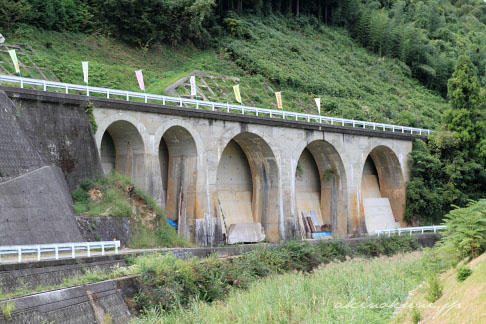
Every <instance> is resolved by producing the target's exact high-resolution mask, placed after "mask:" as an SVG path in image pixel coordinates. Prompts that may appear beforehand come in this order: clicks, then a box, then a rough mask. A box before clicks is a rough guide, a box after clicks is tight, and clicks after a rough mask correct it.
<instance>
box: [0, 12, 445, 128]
mask: <svg viewBox="0 0 486 324" xmlns="http://www.w3.org/2000/svg"><path fill="white" fill-rule="evenodd" d="M231 28H233V29H234V32H233V35H234V36H227V37H224V38H219V39H218V40H217V42H218V45H217V46H216V47H217V49H216V50H199V49H196V48H194V47H193V46H190V45H187V46H185V47H178V48H174V47H168V46H162V45H156V46H154V47H151V48H132V47H129V46H127V45H125V44H123V43H120V42H117V41H115V40H112V39H107V38H105V37H102V36H99V35H93V36H85V35H82V34H62V33H56V32H45V31H39V30H35V29H22V32H18V33H17V34H10V35H7V43H28V44H30V45H31V46H32V47H33V49H34V50H35V52H36V53H37V56H34V55H32V57H31V58H29V59H30V60H31V61H33V62H35V63H36V64H37V65H38V66H41V67H42V66H44V67H49V68H50V70H52V71H53V72H54V73H55V74H56V75H57V77H58V78H59V79H60V80H61V81H64V82H72V83H83V77H82V71H81V61H84V60H87V61H89V62H90V63H89V64H90V85H93V86H102V87H111V88H120V89H126V90H138V88H137V83H136V79H135V75H134V71H135V70H136V69H140V68H142V69H143V70H144V76H145V83H146V87H147V92H150V93H165V88H166V87H167V86H169V85H170V84H172V83H173V82H175V81H176V80H178V79H180V78H181V77H183V76H185V75H187V74H188V73H190V72H192V71H194V70H199V71H203V72H207V73H213V74H215V75H216V76H230V77H236V78H238V79H239V81H238V80H233V79H218V78H211V77H207V78H204V80H203V78H198V84H199V85H200V88H199V95H200V96H201V97H205V98H207V99H208V100H215V101H223V102H226V101H228V102H230V103H235V100H234V95H233V90H232V86H233V85H235V84H237V83H239V84H241V91H242V99H243V103H244V104H246V105H256V106H260V107H273V108H276V100H275V95H274V92H275V91H282V92H283V100H284V109H286V110H292V111H306V112H314V113H316V112H317V109H316V107H315V104H314V100H313V98H314V97H315V96H319V97H321V98H322V99H323V100H322V106H323V112H322V113H323V114H326V115H332V116H338V117H347V118H355V119H366V120H373V121H380V122H393V123H398V124H406V125H411V126H422V127H431V128H434V127H436V126H437V124H438V121H439V119H440V112H441V111H442V110H443V109H444V108H445V107H446V103H445V101H444V100H443V98H441V97H440V96H438V95H437V94H435V93H433V92H431V91H429V90H427V89H425V88H424V87H423V86H421V85H420V84H419V83H418V82H417V81H416V80H414V79H413V78H411V77H409V75H410V70H409V69H408V67H407V66H406V65H404V64H402V63H400V62H398V61H395V60H390V59H388V58H381V57H378V56H376V55H374V54H372V53H370V52H368V51H366V50H365V49H363V48H362V47H361V46H360V45H358V44H357V43H356V42H354V41H353V40H352V39H351V38H350V37H349V34H348V32H347V31H345V30H344V29H340V28H333V27H328V26H326V25H317V26H311V25H308V24H302V25H300V24H299V23H298V21H297V20H294V19H289V18H283V17H270V18H258V17H252V16H249V17H245V18H241V19H239V20H236V21H235V22H234V26H233V27H227V29H228V30H230V31H231ZM1 55H5V54H1ZM2 57H3V56H2ZM3 58H4V60H3V61H4V62H9V59H8V57H3ZM20 59H21V60H22V57H20ZM25 59H27V58H25ZM4 66H5V67H6V68H7V69H10V70H12V67H11V66H8V65H5V64H4ZM24 75H25V76H30V75H31V76H33V77H38V75H36V72H35V70H30V71H25V73H24ZM177 91H178V93H179V94H180V95H187V94H188V93H189V88H188V87H187V86H186V87H184V86H181V87H179V88H177Z"/></svg>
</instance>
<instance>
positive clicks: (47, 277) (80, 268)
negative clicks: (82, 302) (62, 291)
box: [0, 254, 126, 293]
mask: <svg viewBox="0 0 486 324" xmlns="http://www.w3.org/2000/svg"><path fill="white" fill-rule="evenodd" d="M117 266H118V267H122V266H126V263H125V256H124V255H120V254H118V255H105V256H99V257H90V258H87V257H86V258H77V259H61V260H50V261H41V262H27V263H14V264H2V265H0V290H1V291H2V292H4V293H8V292H13V291H15V290H19V289H29V290H35V289H36V288H37V287H40V286H53V285H58V284H60V283H62V282H63V281H64V279H66V278H72V277H76V276H79V275H82V274H83V273H85V272H86V271H93V270H101V271H108V270H110V269H111V268H113V267H117Z"/></svg>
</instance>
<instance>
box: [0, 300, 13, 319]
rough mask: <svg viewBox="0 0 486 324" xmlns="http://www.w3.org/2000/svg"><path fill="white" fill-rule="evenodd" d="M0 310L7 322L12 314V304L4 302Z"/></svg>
mask: <svg viewBox="0 0 486 324" xmlns="http://www.w3.org/2000/svg"><path fill="white" fill-rule="evenodd" d="M0 310H1V311H2V315H3V317H4V318H5V319H6V320H7V321H9V320H10V319H11V318H12V312H13V311H14V310H15V303H14V302H4V303H1V304H0Z"/></svg>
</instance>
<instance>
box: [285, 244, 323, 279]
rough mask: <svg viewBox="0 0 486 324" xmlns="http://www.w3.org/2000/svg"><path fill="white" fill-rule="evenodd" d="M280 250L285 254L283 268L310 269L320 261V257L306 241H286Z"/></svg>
mask: <svg viewBox="0 0 486 324" xmlns="http://www.w3.org/2000/svg"><path fill="white" fill-rule="evenodd" d="M281 251H282V252H283V253H284V255H285V262H284V270H287V271H289V270H297V271H307V272H309V271H311V270H312V269H314V268H315V267H317V266H318V265H319V264H321V263H322V257H321V255H320V254H319V253H318V250H317V249H315V248H314V247H313V246H311V245H310V244H308V243H305V242H298V241H287V242H286V243H285V244H284V245H283V246H282V247H281Z"/></svg>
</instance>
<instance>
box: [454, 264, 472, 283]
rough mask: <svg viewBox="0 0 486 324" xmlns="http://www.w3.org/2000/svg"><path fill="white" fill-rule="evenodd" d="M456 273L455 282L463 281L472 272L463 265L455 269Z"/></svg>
mask: <svg viewBox="0 0 486 324" xmlns="http://www.w3.org/2000/svg"><path fill="white" fill-rule="evenodd" d="M456 271H457V275H456V279H457V281H464V280H466V279H467V278H468V277H469V276H470V275H471V274H472V270H471V269H470V268H468V267H467V266H465V265H461V266H459V267H457V269H456Z"/></svg>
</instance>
